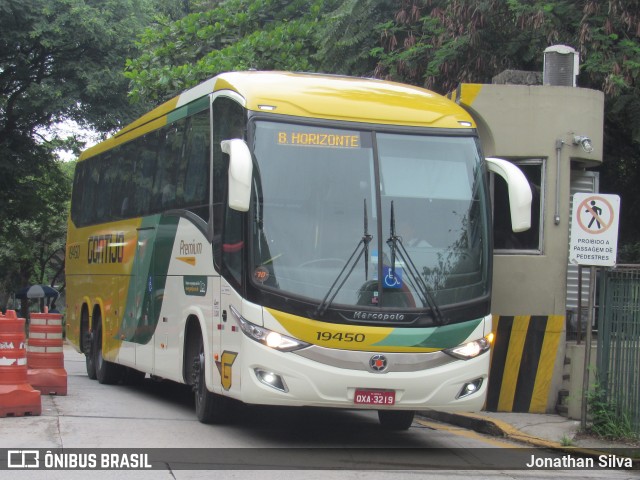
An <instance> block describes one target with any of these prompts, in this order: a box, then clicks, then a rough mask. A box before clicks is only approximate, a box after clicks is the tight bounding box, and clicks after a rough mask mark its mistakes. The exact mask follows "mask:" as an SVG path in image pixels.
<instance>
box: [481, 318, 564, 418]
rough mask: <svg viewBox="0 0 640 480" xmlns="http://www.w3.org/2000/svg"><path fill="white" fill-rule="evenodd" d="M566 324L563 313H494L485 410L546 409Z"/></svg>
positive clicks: (531, 410)
mask: <svg viewBox="0 0 640 480" xmlns="http://www.w3.org/2000/svg"><path fill="white" fill-rule="evenodd" d="M564 324H565V317H564V316H563V315H521V316H497V315H494V317H493V333H494V335H495V340H494V345H493V349H492V352H491V370H490V373H489V391H488V394H487V403H486V405H485V408H486V410H488V411H492V412H530V413H545V412H547V401H548V398H549V389H550V388H551V381H552V377H553V371H554V366H555V363H556V359H557V356H558V346H559V345H560V339H561V337H562V334H563V332H564Z"/></svg>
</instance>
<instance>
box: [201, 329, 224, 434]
mask: <svg viewBox="0 0 640 480" xmlns="http://www.w3.org/2000/svg"><path fill="white" fill-rule="evenodd" d="M199 341H200V348H199V349H198V350H197V352H198V353H197V354H196V355H195V356H194V358H193V377H194V378H193V391H194V392H195V401H196V402H195V403H196V416H197V417H198V420H200V422H202V423H216V424H221V423H228V422H229V421H230V420H231V415H232V412H231V409H232V404H231V400H229V399H228V398H225V397H223V396H222V395H218V394H216V393H213V392H210V391H209V390H207V384H206V380H205V378H206V377H205V358H204V345H203V343H202V337H200V339H199Z"/></svg>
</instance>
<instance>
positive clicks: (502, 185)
mask: <svg viewBox="0 0 640 480" xmlns="http://www.w3.org/2000/svg"><path fill="white" fill-rule="evenodd" d="M513 163H514V164H515V165H516V166H517V167H518V168H520V170H522V173H524V175H525V177H527V180H529V185H530V186H531V193H532V201H531V228H530V229H529V230H527V231H525V232H519V233H515V232H514V231H513V230H512V229H511V215H510V212H509V194H508V192H507V183H506V182H505V181H504V179H503V178H502V177H500V175H496V174H494V173H490V174H489V183H490V187H491V197H492V198H491V200H492V202H491V203H492V206H493V245H494V250H495V253H497V254H531V255H540V254H542V250H543V248H542V246H543V244H542V238H543V231H542V225H543V222H542V214H543V211H544V208H543V206H544V178H545V162H544V160H542V159H527V160H516V161H513Z"/></svg>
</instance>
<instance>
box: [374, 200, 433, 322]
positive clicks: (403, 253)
mask: <svg viewBox="0 0 640 480" xmlns="http://www.w3.org/2000/svg"><path fill="white" fill-rule="evenodd" d="M387 245H388V246H389V248H390V249H391V276H392V277H393V278H396V252H397V253H398V255H399V257H400V260H402V261H403V262H404V264H405V265H406V266H407V267H408V268H407V272H408V273H409V275H410V278H411V280H412V283H413V286H414V288H415V289H416V290H417V291H418V293H420V294H421V298H420V300H421V301H422V304H423V305H428V306H429V308H430V309H431V311H432V312H433V316H434V317H435V319H436V321H437V322H438V323H439V324H440V325H442V324H443V323H444V319H443V316H442V312H441V311H440V308H439V307H438V303H437V302H436V300H435V298H434V297H433V294H432V293H431V290H430V289H429V287H428V286H427V284H426V283H425V281H424V279H423V278H422V276H421V275H420V272H419V271H418V269H417V268H416V265H415V264H414V263H413V260H412V259H411V256H410V255H409V253H408V252H407V250H406V248H404V245H403V244H402V238H401V237H399V236H398V235H396V218H395V211H394V208H393V200H391V225H390V236H389V239H388V240H387Z"/></svg>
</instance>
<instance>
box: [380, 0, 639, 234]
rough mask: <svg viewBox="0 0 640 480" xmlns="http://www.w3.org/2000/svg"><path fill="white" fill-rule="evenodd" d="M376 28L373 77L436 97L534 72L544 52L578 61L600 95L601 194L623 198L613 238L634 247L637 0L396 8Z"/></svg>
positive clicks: (524, 0)
mask: <svg viewBox="0 0 640 480" xmlns="http://www.w3.org/2000/svg"><path fill="white" fill-rule="evenodd" d="M395 5H396V12H395V15H394V16H393V18H388V19H387V20H386V21H384V22H380V24H379V25H378V26H377V30H378V32H379V34H380V39H381V41H380V45H379V46H377V47H374V48H373V49H372V50H371V53H372V55H375V56H376V58H377V59H378V64H377V66H376V70H375V75H376V76H377V77H381V78H389V79H393V80H399V81H402V82H406V83H411V84H415V85H422V86H426V87H427V88H431V89H433V90H436V91H438V92H440V93H447V92H450V91H453V90H454V89H455V88H456V87H457V86H458V85H459V84H460V83H462V82H468V83H491V79H492V78H493V77H494V76H495V75H497V74H499V73H501V72H502V71H504V70H507V69H515V70H529V71H542V63H543V51H544V50H545V49H546V48H547V47H548V46H550V45H555V44H565V45H570V46H572V47H574V48H576V50H578V52H579V54H580V61H581V66H580V75H579V77H578V84H579V86H582V87H586V88H593V89H597V90H601V91H603V92H604V93H605V126H604V129H605V145H604V152H605V153H604V162H603V166H602V167H601V182H600V190H601V191H603V192H608V193H618V194H620V195H621V197H622V199H623V203H622V209H621V227H620V239H621V241H622V243H633V242H637V241H638V240H639V239H640V222H638V221H637V213H636V212H638V211H640V189H638V185H639V184H640V149H639V148H638V143H640V86H639V85H638V79H639V78H640V28H638V25H640V0H625V1H622V0H608V1H601V0H506V1H505V0H402V1H401V0H398V1H396V2H395Z"/></svg>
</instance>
